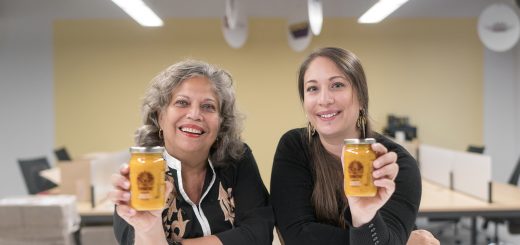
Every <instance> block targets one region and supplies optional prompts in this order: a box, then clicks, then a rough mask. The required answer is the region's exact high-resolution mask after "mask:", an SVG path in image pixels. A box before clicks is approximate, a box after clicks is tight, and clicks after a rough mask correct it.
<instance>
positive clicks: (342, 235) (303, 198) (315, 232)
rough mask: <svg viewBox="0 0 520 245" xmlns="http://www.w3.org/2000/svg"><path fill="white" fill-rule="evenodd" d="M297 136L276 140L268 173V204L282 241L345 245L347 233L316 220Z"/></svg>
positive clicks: (306, 164)
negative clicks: (271, 164) (269, 175)
mask: <svg viewBox="0 0 520 245" xmlns="http://www.w3.org/2000/svg"><path fill="white" fill-rule="evenodd" d="M297 133H298V132H296V131H290V132H289V133H286V134H285V135H284V136H282V138H281V139H280V142H279V143H278V147H277V149H276V153H275V156H274V163H273V169H272V173H271V201H272V204H273V209H274V214H275V217H276V221H277V226H278V229H280V233H281V235H282V239H283V241H284V242H285V244H287V245H291V244H302V245H305V244H330V245H334V244H342V245H344V244H349V243H348V242H349V233H348V231H347V230H345V229H341V228H339V227H336V226H333V225H327V224H322V223H319V222H318V221H317V220H316V217H315V215H314V209H313V207H312V204H311V195H312V190H313V185H314V181H313V179H312V172H311V169H310V167H309V159H308V158H306V157H305V154H304V152H305V151H306V150H305V149H304V147H303V144H302V138H301V137H298V135H296V134H297ZM356 244H359V243H356Z"/></svg>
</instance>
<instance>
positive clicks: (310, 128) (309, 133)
mask: <svg viewBox="0 0 520 245" xmlns="http://www.w3.org/2000/svg"><path fill="white" fill-rule="evenodd" d="M315 134H316V128H315V127H314V126H312V124H311V122H308V123H307V136H308V137H309V139H311V138H312V136H314V135H315Z"/></svg>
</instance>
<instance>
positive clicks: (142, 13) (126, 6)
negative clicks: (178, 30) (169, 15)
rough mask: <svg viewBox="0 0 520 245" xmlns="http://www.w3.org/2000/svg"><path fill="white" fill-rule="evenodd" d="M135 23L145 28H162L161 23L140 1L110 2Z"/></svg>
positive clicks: (123, 0)
mask: <svg viewBox="0 0 520 245" xmlns="http://www.w3.org/2000/svg"><path fill="white" fill-rule="evenodd" d="M112 2H114V3H115V4H116V5H117V6H119V7H120V8H121V9H123V11H125V12H126V13H127V14H128V15H130V17H132V18H133V19H134V20H135V21H137V23H139V24H140V25H142V26H147V27H157V26H162V25H163V21H162V20H161V18H159V16H157V14H155V13H154V12H153V10H152V9H150V7H148V5H146V3H144V2H143V1H142V0H112Z"/></svg>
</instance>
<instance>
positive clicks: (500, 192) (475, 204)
mask: <svg viewBox="0 0 520 245" xmlns="http://www.w3.org/2000/svg"><path fill="white" fill-rule="evenodd" d="M491 189H492V196H491V198H492V201H493V202H492V203H488V202H486V201H484V200H480V199H478V198H475V197H472V196H469V195H466V194H463V193H460V192H457V191H452V190H450V189H449V188H446V187H442V186H439V185H436V184H434V183H432V182H429V181H427V180H423V181H422V198H421V205H420V207H419V216H423V217H432V218H446V217H470V218H471V244H476V238H477V227H476V218H477V217H478V216H481V217H504V218H513V217H520V188H517V187H515V186H512V185H509V184H503V183H498V182H493V183H492V187H491Z"/></svg>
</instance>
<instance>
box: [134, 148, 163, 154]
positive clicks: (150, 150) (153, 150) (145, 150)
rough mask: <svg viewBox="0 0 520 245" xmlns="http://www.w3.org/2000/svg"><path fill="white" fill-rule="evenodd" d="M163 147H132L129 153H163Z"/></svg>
mask: <svg viewBox="0 0 520 245" xmlns="http://www.w3.org/2000/svg"><path fill="white" fill-rule="evenodd" d="M163 151H164V147H162V146H152V147H146V146H132V147H130V153H163Z"/></svg>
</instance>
